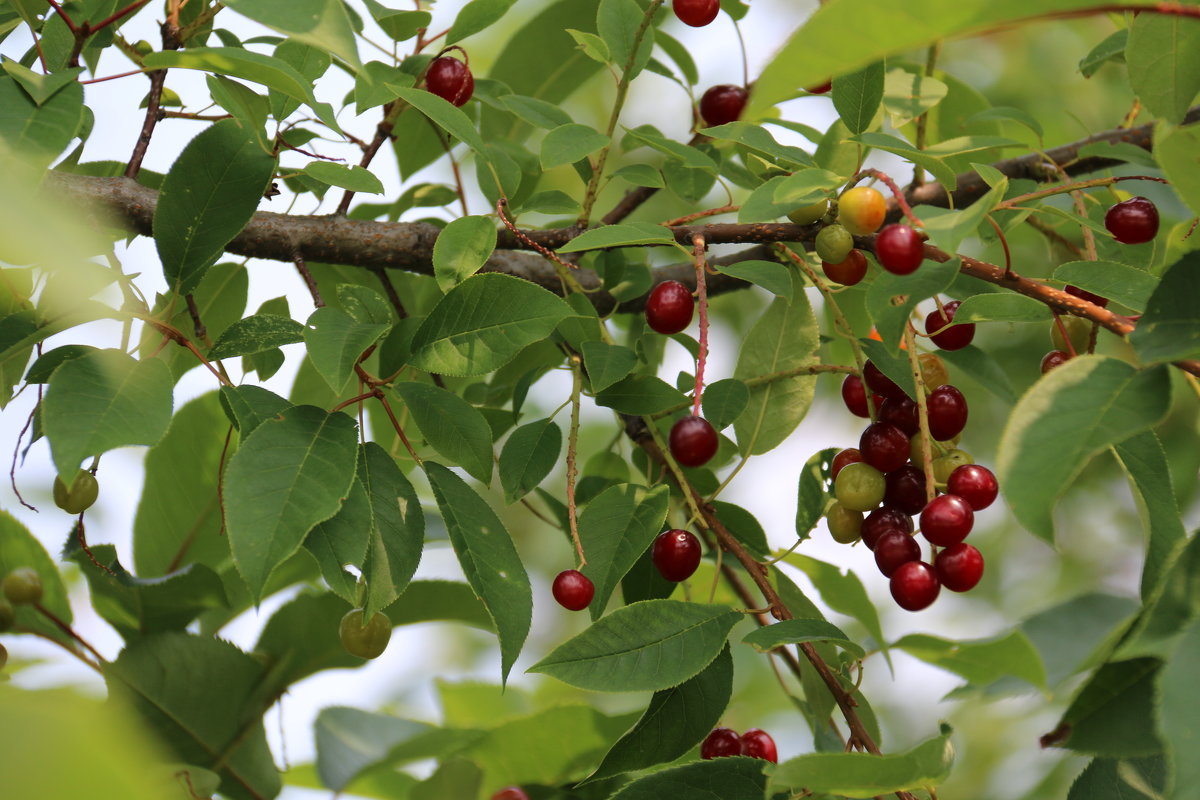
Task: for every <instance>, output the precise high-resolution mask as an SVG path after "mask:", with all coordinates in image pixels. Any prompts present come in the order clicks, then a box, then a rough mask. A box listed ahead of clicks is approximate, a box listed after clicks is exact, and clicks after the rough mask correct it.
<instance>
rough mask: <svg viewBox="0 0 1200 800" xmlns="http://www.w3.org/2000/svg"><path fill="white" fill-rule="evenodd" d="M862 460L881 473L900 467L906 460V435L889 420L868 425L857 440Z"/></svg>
mask: <svg viewBox="0 0 1200 800" xmlns="http://www.w3.org/2000/svg"><path fill="white" fill-rule="evenodd" d="M858 449H859V450H860V451H861V452H862V456H863V461H865V462H867V463H868V464H870V465H871V466H872V467H874V468H875V469H877V470H879V471H880V472H883V473H888V472H891V471H892V470H896V469H900V467H901V466H903V465H904V463H905V462H906V461H908V436H906V435H905V434H904V431H902V430H900V429H899V428H897V427H896V426H895V425H893V424H891V423H890V422H876V423H874V424H873V425H868V426H867V429H866V430H865V431H863V433H862V436H861V437H860V438H859V440H858Z"/></svg>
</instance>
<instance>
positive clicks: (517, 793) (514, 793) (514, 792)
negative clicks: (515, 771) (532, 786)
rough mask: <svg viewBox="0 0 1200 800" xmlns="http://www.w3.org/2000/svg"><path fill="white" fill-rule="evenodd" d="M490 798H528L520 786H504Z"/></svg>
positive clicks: (513, 799)
mask: <svg viewBox="0 0 1200 800" xmlns="http://www.w3.org/2000/svg"><path fill="white" fill-rule="evenodd" d="M492 800H529V795H527V794H526V793H525V790H524V789H522V788H521V787H520V786H506V787H504V788H503V789H501V790H500V791H498V792H496V793H495V794H494V795H492Z"/></svg>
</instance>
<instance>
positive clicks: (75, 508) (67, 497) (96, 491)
mask: <svg viewBox="0 0 1200 800" xmlns="http://www.w3.org/2000/svg"><path fill="white" fill-rule="evenodd" d="M99 496H100V484H99V483H97V482H96V476H95V475H93V474H92V473H90V472H88V471H87V470H86V469H81V470H79V472H77V473H75V480H73V481H71V487H70V488H69V489H68V488H67V485H66V484H65V483H63V481H62V478H60V477H58V476H57V475H55V476H54V505H56V506H58V507H59V508H61V509H62V510H63V511H66V512H67V513H68V514H82V513H83V512H84V511H87V510H88V509H89V508H91V507H92V503H95V502H96V498H97V497H99Z"/></svg>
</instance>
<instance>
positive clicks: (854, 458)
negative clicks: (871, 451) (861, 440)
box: [829, 447, 863, 481]
mask: <svg viewBox="0 0 1200 800" xmlns="http://www.w3.org/2000/svg"><path fill="white" fill-rule="evenodd" d="M862 460H863V457H862V453H860V452H859V450H858V448H857V447H847V448H846V449H845V450H843V451H842V452H840V453H838V454H837V455H836V456H834V457H833V462H832V463H831V464H830V467H829V479H830V480H831V481H836V480H837V476H838V473H839V472H841V471H842V467H844V466H846V465H847V464H857V463H858V462H860V461H862Z"/></svg>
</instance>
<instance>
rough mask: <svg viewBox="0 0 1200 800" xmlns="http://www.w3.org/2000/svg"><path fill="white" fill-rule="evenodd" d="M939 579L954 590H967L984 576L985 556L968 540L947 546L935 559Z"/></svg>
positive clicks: (972, 587)
mask: <svg viewBox="0 0 1200 800" xmlns="http://www.w3.org/2000/svg"><path fill="white" fill-rule="evenodd" d="M933 568H934V570H935V571H936V572H937V576H938V580H940V581H941V582H942V585H943V586H945V587H946V588H947V589H949V590H950V591H952V592H967V591H970V590H971V589H974V588H975V585H976V584H978V583H979V579H980V578H982V577H983V556H982V555H980V553H979V551H978V550H976V549H975V548H974V547H972V546H971V545H969V544H967V543H966V542H960V543H958V544H956V545H952V546H950V547H947V548H946V549H945V550H943V551H942V552H940V553H938V554H937V558H935V559H934V560H933Z"/></svg>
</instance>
